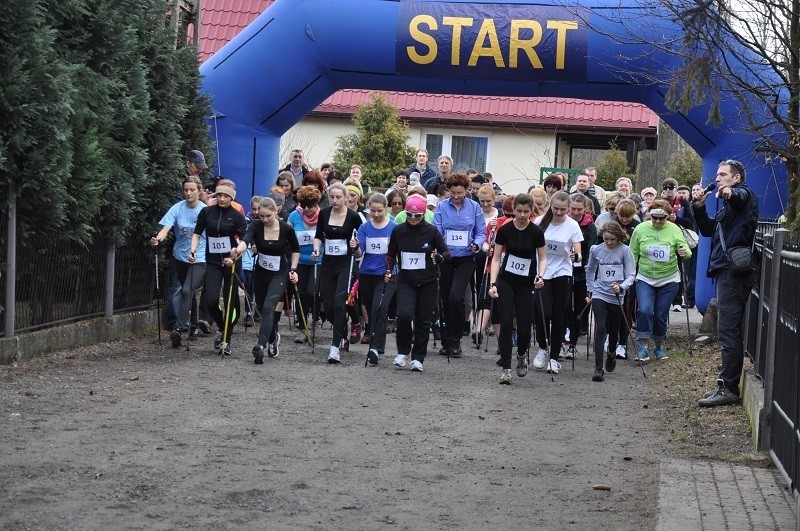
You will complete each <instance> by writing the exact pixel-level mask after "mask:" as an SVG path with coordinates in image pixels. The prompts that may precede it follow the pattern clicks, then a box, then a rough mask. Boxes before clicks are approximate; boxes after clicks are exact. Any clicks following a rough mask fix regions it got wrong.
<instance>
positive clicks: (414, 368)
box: [411, 367, 422, 372]
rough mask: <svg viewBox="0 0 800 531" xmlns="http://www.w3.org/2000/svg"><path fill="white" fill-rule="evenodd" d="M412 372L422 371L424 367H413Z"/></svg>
mask: <svg viewBox="0 0 800 531" xmlns="http://www.w3.org/2000/svg"><path fill="white" fill-rule="evenodd" d="M411 372H422V369H418V368H416V367H411Z"/></svg>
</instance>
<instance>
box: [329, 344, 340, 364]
mask: <svg viewBox="0 0 800 531" xmlns="http://www.w3.org/2000/svg"><path fill="white" fill-rule="evenodd" d="M341 361H342V357H341V356H340V355H339V349H338V348H336V347H334V346H331V350H330V352H329V353H328V363H330V364H332V365H333V364H335V363H340V362H341Z"/></svg>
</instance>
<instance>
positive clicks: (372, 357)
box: [367, 348, 379, 365]
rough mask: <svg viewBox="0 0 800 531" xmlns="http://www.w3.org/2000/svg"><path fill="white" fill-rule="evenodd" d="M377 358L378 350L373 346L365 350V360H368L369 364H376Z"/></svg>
mask: <svg viewBox="0 0 800 531" xmlns="http://www.w3.org/2000/svg"><path fill="white" fill-rule="evenodd" d="M378 358H379V357H378V350H377V349H374V348H371V349H369V352H367V361H369V362H370V364H371V365H377V364H378Z"/></svg>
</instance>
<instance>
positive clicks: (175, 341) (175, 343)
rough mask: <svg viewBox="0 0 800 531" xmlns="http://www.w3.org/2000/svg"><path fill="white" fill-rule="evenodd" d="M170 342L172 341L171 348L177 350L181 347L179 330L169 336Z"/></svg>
mask: <svg viewBox="0 0 800 531" xmlns="http://www.w3.org/2000/svg"><path fill="white" fill-rule="evenodd" d="M169 338H170V340H171V341H172V348H179V347H180V346H181V331H180V330H179V329H177V328H176V329H175V330H173V331H172V333H170V335H169Z"/></svg>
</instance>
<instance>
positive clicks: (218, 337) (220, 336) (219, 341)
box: [198, 323, 222, 350]
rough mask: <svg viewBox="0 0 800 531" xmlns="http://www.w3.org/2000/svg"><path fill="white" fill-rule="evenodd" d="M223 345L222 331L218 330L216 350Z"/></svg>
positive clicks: (215, 336) (215, 342)
mask: <svg viewBox="0 0 800 531" xmlns="http://www.w3.org/2000/svg"><path fill="white" fill-rule="evenodd" d="M198 325H199V323H198ZM201 329H202V328H201ZM221 346H222V332H217V333H216V334H214V350H219V347H221Z"/></svg>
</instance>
